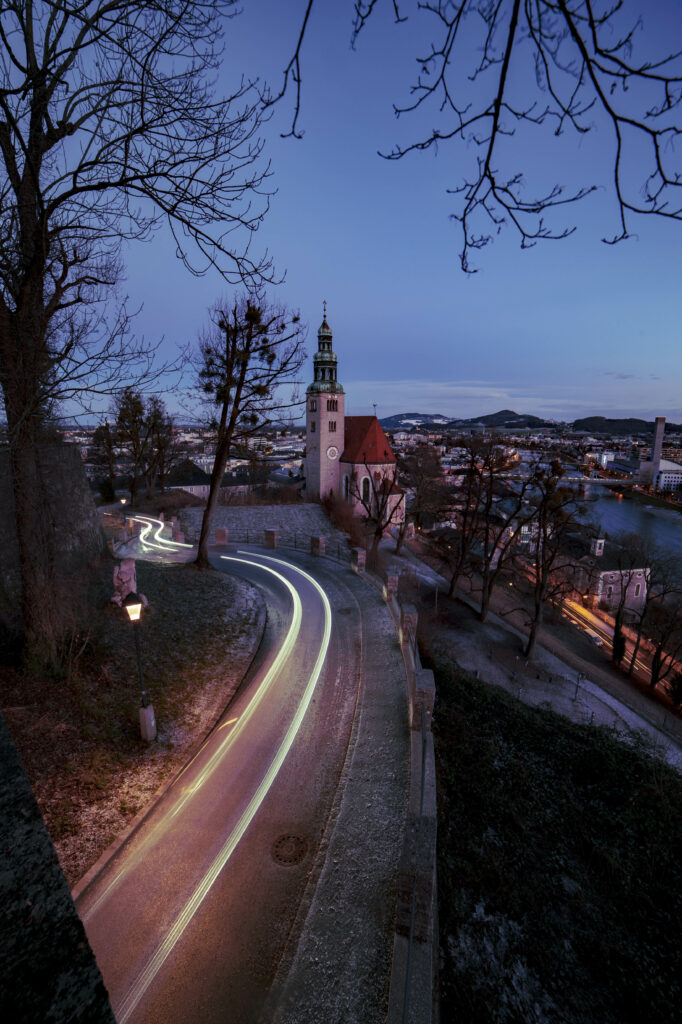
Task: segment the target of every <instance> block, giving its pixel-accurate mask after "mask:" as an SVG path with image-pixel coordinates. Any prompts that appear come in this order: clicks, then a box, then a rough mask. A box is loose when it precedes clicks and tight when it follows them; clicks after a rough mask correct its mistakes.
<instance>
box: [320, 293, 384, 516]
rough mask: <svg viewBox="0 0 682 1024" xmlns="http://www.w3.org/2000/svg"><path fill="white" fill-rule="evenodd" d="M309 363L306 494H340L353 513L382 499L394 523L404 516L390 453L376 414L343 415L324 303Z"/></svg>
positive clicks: (368, 509) (371, 510) (366, 509)
mask: <svg viewBox="0 0 682 1024" xmlns="http://www.w3.org/2000/svg"><path fill="white" fill-rule="evenodd" d="M313 363H314V367H315V370H314V380H313V382H312V384H309V385H308V389H307V392H306V414H305V421H306V459H305V477H306V483H305V496H306V498H307V499H308V500H311V499H312V500H319V499H322V498H327V497H335V498H338V499H343V500H345V501H347V502H349V504H351V505H352V506H353V512H354V513H355V514H358V515H365V514H370V515H371V514H375V512H376V508H377V507H378V506H379V505H380V504H381V506H382V508H383V509H384V515H385V516H386V518H389V516H388V515H386V509H389V510H391V511H390V521H391V525H393V526H395V525H396V524H397V523H400V522H402V520H403V518H404V502H403V498H404V495H403V492H402V491H401V490H400V488H399V487H398V486H397V484H396V482H395V469H396V460H395V455H394V454H393V451H392V449H391V445H390V443H389V440H388V438H387V437H386V434H385V433H384V429H383V427H382V426H381V424H380V423H379V420H378V419H377V418H376V416H346V415H345V394H344V390H343V387H342V386H341V384H339V381H338V377H337V358H336V354H335V352H334V350H333V349H332V332H331V328H330V326H329V324H328V323H327V316H326V308H325V315H324V319H323V320H322V324H321V325H320V329H319V331H318V332H317V352H316V353H315V354H314V356H313Z"/></svg>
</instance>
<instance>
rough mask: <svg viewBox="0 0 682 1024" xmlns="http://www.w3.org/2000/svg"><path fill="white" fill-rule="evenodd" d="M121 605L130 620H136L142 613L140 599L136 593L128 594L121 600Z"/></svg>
mask: <svg viewBox="0 0 682 1024" xmlns="http://www.w3.org/2000/svg"><path fill="white" fill-rule="evenodd" d="M123 607H124V608H125V610H126V611H127V613H128V618H129V619H130V621H131V622H137V621H138V619H139V618H140V616H141V615H142V601H141V600H140V597H139V595H138V594H134V593H131V594H128V595H127V597H126V598H125V599H124V601H123Z"/></svg>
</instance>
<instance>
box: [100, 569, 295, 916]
mask: <svg viewBox="0 0 682 1024" xmlns="http://www.w3.org/2000/svg"><path fill="white" fill-rule="evenodd" d="M221 557H222V558H227V557H228V556H226V555H222V556H221ZM231 560H232V561H235V562H240V563H242V564H245V565H251V566H253V567H254V568H256V569H260V570H261V571H263V572H268V573H270V574H271V575H272V576H275V577H277V579H278V580H280V581H281V582H282V583H283V584H284V586H285V587H286V588H287V590H288V591H289V593H290V595H291V598H292V601H293V606H294V610H293V615H292V617H291V622H290V624H289V629H288V630H287V635H286V636H285V638H284V641H283V643H282V646H281V647H280V649H279V651H278V652H277V656H276V657H275V659H274V661H273V663H272V665H271V666H270V668H269V669H268V671H267V672H266V674H265V676H264V678H263V682H262V683H261V684H260V686H259V687H258V689H257V690H256V692H255V693H254V695H253V697H252V698H251V700H250V701H249V703H248V705H247V707H246V710H245V711H244V713H243V714H242V716H241V719H240V721H239V724H238V725H237V726H236V728H235V729H233V730H232V731H231V732H230V733H229V734H228V735H227V736H225V738H224V739H223V741H222V743H221V744H220V746H219V747H218V748H217V749H216V750H215V751H214V753H213V754H212V755H211V757H210V758H209V759H208V761H207V762H206V765H205V766H204V768H203V770H202V772H201V773H200V775H199V776H198V778H197V779H196V780H195V782H194V783H193V784H192V785H191V786H188V787H187V789H185V790H184V792H183V795H182V797H180V799H179V800H178V802H177V804H176V806H175V808H174V809H173V811H172V812H171V813H170V817H171V818H174V817H175V816H176V815H177V814H178V813H179V812H180V811H181V810H182V809H183V807H184V806H185V804H186V803H187V801H188V800H189V799H190V797H192V796H193V795H194V793H196V792H197V790H198V789H199V788H200V787H201V785H202V784H203V783H204V782H205V781H206V779H207V778H208V777H209V776H210V775H211V774H212V773H213V772H214V771H215V769H216V768H217V767H218V765H219V764H220V762H221V761H222V760H223V758H224V757H225V756H226V754H227V753H228V751H229V750H230V748H231V747H232V744H233V743H235V742H236V740H237V738H238V737H239V735H240V734H241V732H242V730H243V729H244V728H245V726H246V725H247V723H248V722H249V721H250V719H251V718H252V717H253V715H254V714H255V712H256V709H257V708H258V705H259V704H260V702H261V701H262V699H263V697H264V696H265V694H266V693H267V692H268V690H269V689H270V687H271V686H272V684H273V682H274V680H275V679H276V678H277V676H278V675H279V673H280V671H281V669H282V667H283V666H284V664H285V663H286V661H287V659H288V658H289V655H290V654H291V652H292V650H293V648H294V645H295V643H296V640H297V639H298V634H299V632H300V629H301V621H302V610H301V599H300V597H299V596H298V592H297V591H296V589H295V587H294V586H293V585H292V584H291V583H290V581H289V580H288V579H287V578H286V577H285V576H282V574H281V573H279V572H276V571H275V570H274V569H271V568H269V567H268V566H267V565H262V564H261V563H260V562H250V561H249V560H248V559H246V558H234V559H231ZM208 742H209V741H208V740H207V741H206V743H205V744H204V746H203V747H202V748H201V750H199V751H198V752H197V753H196V754H195V755H194V757H193V758H192V760H191V761H190V762H189V763H188V764H186V765H185V767H184V768H183V770H182V771H181V772H180V775H178V776H177V778H176V779H175V782H174V784H175V783H177V781H178V779H179V778H180V776H181V775H183V774H184V773H185V772H186V771H187V769H188V768H190V767H191V766H192V765H193V764H194V762H195V761H196V759H197V758H198V757H199V756H200V754H201V753H202V751H203V749H204V747H205V746H206V745H207V743H208ZM166 821H167V816H164V818H163V819H162V820H161V821H159V822H157V824H156V825H154V827H153V828H152V830H151V831H150V833H149V835H148V836H147V837H146V838H145V839H144V841H143V842H142V843H141V844H140V847H139V849H138V850H136V852H135V853H131V854H129V856H128V858H127V859H126V862H125V864H124V865H123V866H122V867H121V868H120V870H119V871H118V872H117V873H116V874H115V875H114V877H113V878H112V879H111V881H110V882H109V884H108V885H107V886H105V888H104V889H103V890H102V892H101V893H100V894H99V896H98V897H97V899H96V900H95V901H94V903H93V904H92V906H90V907H89V908H88V909H87V910H86V911H85V912H84V913H83V914H81V921H82V922H83V924H87V922H88V921H89V920H90V918H91V917H92V916H93V914H94V913H95V912H96V911H97V910H98V909H99V907H100V906H101V905H102V903H103V902H104V900H105V899H106V898H107V897H108V896H109V895H110V893H111V892H112V891H113V889H115V887H116V886H117V885H118V883H119V882H120V881H122V879H123V878H125V877H126V875H127V874H128V873H129V872H130V871H131V870H132V868H134V867H135V865H136V864H137V863H138V862H139V861H140V860H141V858H142V857H143V856H144V854H145V853H146V852H147V850H148V848H149V846H150V845H151V843H152V842H154V841H155V840H156V837H157V835H158V833H159V831H160V830H161V829H162V828H164V827H165V825H166Z"/></svg>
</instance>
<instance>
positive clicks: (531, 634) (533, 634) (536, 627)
mask: <svg viewBox="0 0 682 1024" xmlns="http://www.w3.org/2000/svg"><path fill="white" fill-rule="evenodd" d="M543 607H544V604H543V601H542V600H541V601H540V603H538V602H536V603H535V615H534V616H533V618H532V619H531V623H530V629H529V630H528V640H527V641H526V646H525V648H524V651H523V656H524V658H532V657H533V654H534V653H535V645H536V643H537V638H538V633H539V631H540V626H541V625H542V609H543Z"/></svg>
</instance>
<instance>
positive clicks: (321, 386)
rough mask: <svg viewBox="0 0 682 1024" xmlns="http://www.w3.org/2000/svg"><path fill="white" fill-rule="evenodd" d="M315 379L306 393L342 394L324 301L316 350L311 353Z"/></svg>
mask: <svg viewBox="0 0 682 1024" xmlns="http://www.w3.org/2000/svg"><path fill="white" fill-rule="evenodd" d="M313 364H314V367H315V379H314V381H313V383H312V384H309V385H308V394H315V393H316V392H317V393H319V392H324V393H329V394H343V387H342V386H341V385H340V384H339V382H338V380H337V379H336V364H337V359H336V353H335V352H334V351H333V349H332V329H331V327H330V326H329V324H328V323H327V303H326V302H325V303H324V306H323V314H322V323H321V324H320V329H319V330H318V332H317V352H315V354H314V355H313Z"/></svg>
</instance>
